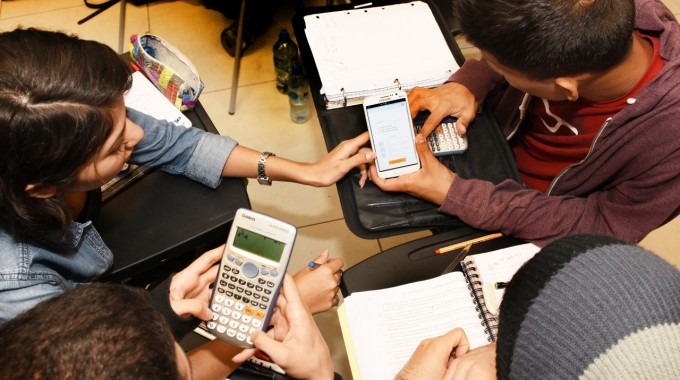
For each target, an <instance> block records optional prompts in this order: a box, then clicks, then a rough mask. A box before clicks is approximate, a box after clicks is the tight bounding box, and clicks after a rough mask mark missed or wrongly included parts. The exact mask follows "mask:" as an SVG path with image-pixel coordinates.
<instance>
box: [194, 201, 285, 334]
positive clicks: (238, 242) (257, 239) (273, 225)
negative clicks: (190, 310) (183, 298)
mask: <svg viewBox="0 0 680 380" xmlns="http://www.w3.org/2000/svg"><path fill="white" fill-rule="evenodd" d="M296 235H297V229H296V228H295V226H293V225H291V224H288V223H285V222H283V221H280V220H278V219H275V218H272V217H271V216H267V215H264V214H261V213H258V212H255V211H252V210H249V209H244V208H241V209H238V211H236V215H235V216H234V221H233V222H232V225H231V229H230V230H229V236H228V237H227V244H226V246H225V249H224V253H223V254H222V260H221V262H220V268H219V270H218V272H217V278H216V280H215V285H214V287H213V293H212V296H211V299H210V309H211V310H212V313H213V315H212V320H210V321H208V322H207V323H206V327H207V330H208V331H209V332H210V333H212V334H213V335H215V336H216V337H217V338H219V339H222V340H224V341H225V342H228V343H230V344H232V345H235V346H239V347H253V341H252V340H251V338H250V336H251V334H252V333H253V331H255V330H256V329H257V330H265V329H266V328H267V327H268V326H269V319H270V317H271V314H272V311H273V309H274V305H275V304H276V298H277V297H278V295H279V289H280V287H281V283H282V282H283V277H284V274H285V273H286V269H287V268H288V262H289V260H290V255H291V252H292V250H293V244H294V243H295V237H296Z"/></svg>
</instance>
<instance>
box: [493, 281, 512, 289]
mask: <svg viewBox="0 0 680 380" xmlns="http://www.w3.org/2000/svg"><path fill="white" fill-rule="evenodd" d="M493 285H494V288H496V289H505V287H506V286H508V283H507V282H497V283H495V284H493Z"/></svg>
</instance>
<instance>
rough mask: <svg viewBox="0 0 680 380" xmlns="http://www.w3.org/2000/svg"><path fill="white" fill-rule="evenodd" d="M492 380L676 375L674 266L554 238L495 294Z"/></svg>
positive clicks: (620, 247)
mask: <svg viewBox="0 0 680 380" xmlns="http://www.w3.org/2000/svg"><path fill="white" fill-rule="evenodd" d="M499 319H500V324H499V329H498V342H497V346H496V368H497V373H498V378H499V379H615V380H620V379H680V271H678V270H677V269H676V268H674V267H673V266H671V265H670V264H668V263H667V262H665V261H664V260H663V259H661V258H659V257H658V256H656V255H654V254H653V253H651V252H649V251H646V250H644V249H642V248H640V247H638V246H635V245H631V244H629V243H625V242H622V241H618V240H614V239H611V238H605V237H600V236H592V235H574V236H570V237H566V238H562V239H559V240H556V241H554V242H553V243H551V244H549V245H547V246H546V247H544V248H543V249H542V250H541V251H540V252H539V253H538V254H536V256H535V257H534V258H532V259H531V260H529V262H527V263H526V265H524V266H523V267H522V268H521V269H520V270H519V271H518V272H517V274H516V275H515V277H514V278H513V279H512V281H511V282H510V284H509V285H508V287H507V288H506V290H505V295H504V298H503V302H502V304H501V309H500V315H499Z"/></svg>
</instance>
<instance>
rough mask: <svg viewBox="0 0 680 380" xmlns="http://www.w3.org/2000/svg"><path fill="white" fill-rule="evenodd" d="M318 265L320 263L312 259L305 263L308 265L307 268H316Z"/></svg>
mask: <svg viewBox="0 0 680 380" xmlns="http://www.w3.org/2000/svg"><path fill="white" fill-rule="evenodd" d="M319 265H321V264H319V263H315V262H314V261H310V262H309V264H307V266H308V267H309V269H316V268H318V267H319Z"/></svg>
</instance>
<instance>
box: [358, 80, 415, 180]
mask: <svg viewBox="0 0 680 380" xmlns="http://www.w3.org/2000/svg"><path fill="white" fill-rule="evenodd" d="M364 113H365V115H366V124H367V126H368V134H369V136H370V138H371V145H372V146H373V151H374V152H375V156H376V167H377V170H378V176H380V177H381V178H392V177H398V176H400V175H402V174H407V173H413V172H415V171H418V169H420V159H419V158H418V152H417V151H416V144H415V133H414V131H413V120H411V112H410V111H409V107H408V98H407V97H406V93H405V92H404V91H396V90H395V91H391V92H388V93H385V94H381V95H374V96H369V97H366V98H365V99H364Z"/></svg>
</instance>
